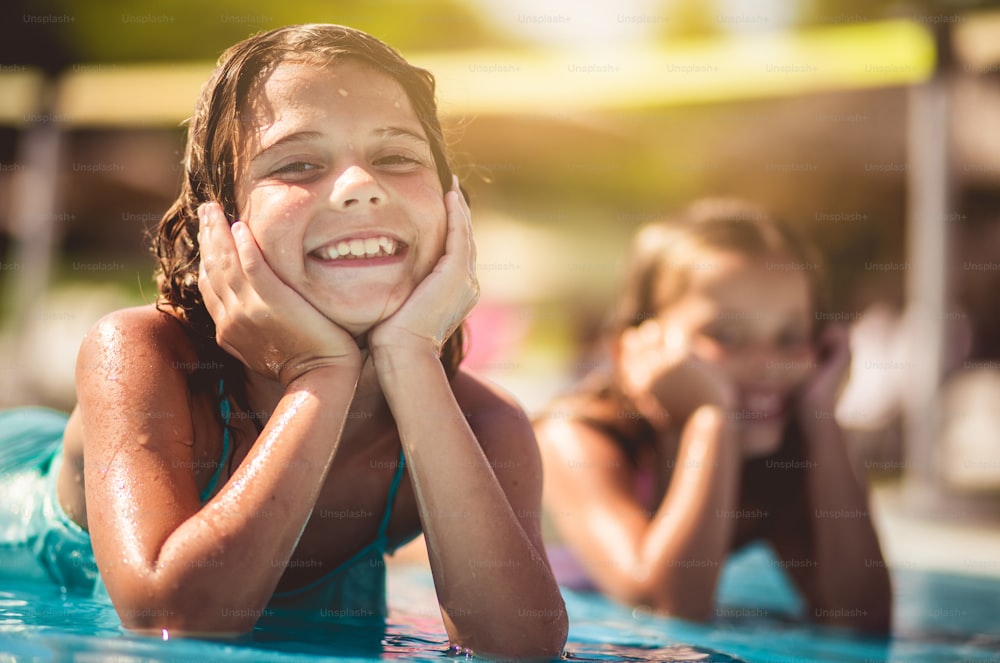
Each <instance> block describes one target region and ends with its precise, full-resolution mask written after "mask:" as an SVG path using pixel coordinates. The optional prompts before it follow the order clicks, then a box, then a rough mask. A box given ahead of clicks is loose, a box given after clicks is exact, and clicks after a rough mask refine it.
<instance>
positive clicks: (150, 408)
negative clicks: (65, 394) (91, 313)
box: [76, 305, 198, 443]
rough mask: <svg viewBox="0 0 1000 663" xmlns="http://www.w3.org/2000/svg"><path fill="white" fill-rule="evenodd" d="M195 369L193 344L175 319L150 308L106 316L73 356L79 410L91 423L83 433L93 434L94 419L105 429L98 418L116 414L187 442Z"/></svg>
mask: <svg viewBox="0 0 1000 663" xmlns="http://www.w3.org/2000/svg"><path fill="white" fill-rule="evenodd" d="M197 366H198V355H197V352H196V349H195V347H194V343H193V342H192V340H191V338H190V337H189V336H188V333H187V332H186V331H185V330H184V327H183V326H182V325H181V324H180V322H179V321H178V320H177V319H176V318H174V317H173V316H171V315H169V314H167V313H163V312H162V311H159V310H157V309H156V308H155V307H153V306H152V305H148V306H142V307H135V308H128V309H121V310H118V311H114V312H112V313H109V314H107V315H105V316H104V317H103V318H101V319H100V320H98V321H97V322H96V323H95V324H94V326H93V327H92V328H91V329H90V331H89V332H87V335H86V336H85V337H84V339H83V342H82V344H81V346H80V352H79V354H78V355H77V363H76V390H77V410H78V411H79V414H80V415H81V417H82V419H83V420H84V421H88V420H90V421H91V422H92V425H91V426H89V427H88V426H87V425H84V429H88V428H89V429H90V430H91V431H93V430H94V429H95V426H94V425H93V422H94V421H98V420H99V421H100V422H101V425H100V428H102V429H103V428H106V427H107V426H109V423H108V422H107V421H106V417H104V416H102V415H104V414H106V413H107V412H116V413H118V414H119V415H120V416H121V420H122V421H123V422H125V421H129V422H131V423H132V425H133V426H136V425H139V424H137V423H136V422H143V423H142V425H141V427H142V428H157V427H158V428H160V429H163V430H170V431H176V432H177V434H178V435H179V436H180V437H181V438H183V439H185V440H187V441H188V443H190V440H191V437H192V431H191V425H190V417H189V412H190V396H191V392H190V376H191V374H192V372H193V370H192V367H197ZM167 423H170V424H171V425H170V426H164V424H167ZM123 435H124V433H123ZM88 437H93V436H88ZM125 437H128V436H125Z"/></svg>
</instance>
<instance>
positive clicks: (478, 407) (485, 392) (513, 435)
mask: <svg viewBox="0 0 1000 663" xmlns="http://www.w3.org/2000/svg"><path fill="white" fill-rule="evenodd" d="M452 390H453V391H454V393H455V400H456V401H457V402H458V405H459V407H460V408H461V409H462V413H463V414H464V415H465V418H466V421H468V422H469V427H470V428H471V429H472V431H473V432H474V433H475V434H476V438H477V439H478V440H479V444H480V446H481V447H482V449H483V452H484V453H485V454H486V456H487V458H488V459H489V461H490V464H491V465H492V467H493V470H494V472H496V473H497V475H498V476H500V475H501V474H502V471H503V470H514V471H517V472H519V473H527V474H528V475H530V476H537V478H538V480H539V481H541V458H540V456H539V453H538V443H537V442H536V441H535V434H534V431H533V430H532V428H531V421H530V420H529V419H528V416H527V414H525V412H524V408H522V407H521V405H520V404H519V403H518V402H517V400H515V399H514V397H513V396H511V395H510V394H509V393H507V392H506V391H504V390H503V389H502V388H500V387H499V386H497V385H495V384H493V383H491V382H489V381H487V380H484V379H483V378H480V377H478V376H476V375H474V374H472V373H469V372H467V371H464V370H460V371H459V372H458V374H456V375H455V377H454V379H453V380H452Z"/></svg>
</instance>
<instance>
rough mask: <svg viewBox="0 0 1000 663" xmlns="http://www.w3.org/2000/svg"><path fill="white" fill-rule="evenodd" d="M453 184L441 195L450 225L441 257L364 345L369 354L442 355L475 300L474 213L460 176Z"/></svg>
mask: <svg viewBox="0 0 1000 663" xmlns="http://www.w3.org/2000/svg"><path fill="white" fill-rule="evenodd" d="M452 182H453V185H452V189H451V191H448V192H447V193H446V194H445V196H444V205H445V211H446V213H447V223H448V229H447V235H446V237H445V249H444V255H443V256H441V259H440V260H438V262H437V265H435V266H434V269H433V270H432V271H431V273H430V274H428V275H427V277H426V278H424V280H423V281H421V282H420V284H419V285H417V287H416V289H414V291H413V292H412V293H411V294H410V296H409V297H408V298H407V300H406V301H405V302H404V303H403V305H402V306H401V307H400V308H399V310H398V311H396V312H395V313H393V314H392V315H391V316H390V317H389V318H387V319H386V320H383V321H382V322H380V323H379V324H378V325H377V326H376V327H375V328H374V329H372V331H371V333H370V334H369V337H368V346H369V348H371V349H372V351H373V352H377V351H378V348H379V347H390V346H392V347H400V346H410V347H413V346H420V345H425V346H426V345H430V346H431V347H433V348H434V350H435V351H436V352H437V354H438V355H440V354H441V349H442V348H443V347H444V344H445V341H447V340H448V337H450V336H451V335H452V333H453V332H454V331H455V330H456V329H458V326H459V325H460V324H462V321H463V320H465V317H466V316H467V315H468V314H469V312H470V311H471V310H472V307H473V306H475V305H476V302H477V301H478V300H479V279H478V278H477V277H476V245H475V242H474V241H473V239H472V215H471V213H470V212H469V206H468V204H466V202H465V198H464V197H463V196H462V192H461V191H460V190H459V188H458V177H453V178H452Z"/></svg>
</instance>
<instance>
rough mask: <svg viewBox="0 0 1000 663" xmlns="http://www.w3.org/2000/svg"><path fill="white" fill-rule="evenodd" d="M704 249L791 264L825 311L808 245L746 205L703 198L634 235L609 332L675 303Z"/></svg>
mask: <svg viewBox="0 0 1000 663" xmlns="http://www.w3.org/2000/svg"><path fill="white" fill-rule="evenodd" d="M706 250H714V251H720V250H721V251H734V252H737V253H742V254H745V255H750V256H754V257H760V258H772V259H778V260H784V261H787V262H791V263H797V264H798V265H799V266H800V271H801V272H802V273H803V274H805V275H806V278H807V279H808V281H809V288H810V291H811V292H810V294H811V295H812V303H813V306H814V308H815V309H816V310H817V311H822V310H826V304H827V298H828V293H827V288H826V285H825V281H824V276H823V271H824V270H823V266H822V261H821V259H820V257H819V254H818V253H817V252H816V250H815V249H814V248H813V247H812V246H811V245H810V244H809V243H807V242H806V241H805V240H804V239H803V238H802V237H800V236H799V235H798V234H797V233H796V232H795V231H794V230H792V229H791V228H790V227H789V226H787V225H786V224H784V223H781V222H780V221H778V220H776V219H775V218H774V217H772V216H770V215H769V214H768V213H767V212H765V211H764V210H762V209H761V208H759V207H757V206H756V205H753V204H752V203H749V202H746V201H743V200H737V199H729V198H706V199H702V200H699V201H696V202H695V203H692V204H691V205H690V206H689V207H687V208H685V209H684V210H683V211H682V212H681V213H679V214H678V215H676V216H675V217H672V218H666V219H663V220H661V221H654V222H652V223H649V224H647V225H645V226H643V227H642V228H640V230H639V231H638V232H637V233H636V235H635V239H634V240H633V243H632V250H631V254H630V255H629V259H628V260H627V261H626V264H627V265H628V266H629V268H628V272H627V273H626V274H625V280H624V284H623V288H622V291H621V293H620V295H619V298H618V302H617V305H616V307H615V309H614V311H613V312H612V315H611V319H610V322H609V330H608V331H609V332H610V334H611V335H612V336H617V335H618V334H621V332H622V331H624V330H625V329H626V328H628V327H634V326H638V325H640V324H642V322H643V321H644V320H647V319H649V318H655V317H656V316H658V315H659V313H660V312H661V311H662V310H663V309H664V308H665V307H667V306H670V305H671V304H673V303H674V302H675V301H677V299H679V298H680V297H681V296H682V295H683V294H684V291H685V289H686V288H687V285H688V283H689V281H690V278H691V274H692V272H693V271H694V270H695V269H696V268H697V261H698V255H699V254H700V253H702V252H704V251H706ZM817 327H818V326H817ZM817 331H818V329H817Z"/></svg>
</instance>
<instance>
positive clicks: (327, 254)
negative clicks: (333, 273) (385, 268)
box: [312, 235, 406, 260]
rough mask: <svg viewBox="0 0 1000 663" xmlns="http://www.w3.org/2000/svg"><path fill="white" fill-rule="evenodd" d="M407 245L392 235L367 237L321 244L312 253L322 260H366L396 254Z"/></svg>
mask: <svg viewBox="0 0 1000 663" xmlns="http://www.w3.org/2000/svg"><path fill="white" fill-rule="evenodd" d="M405 246H406V245H405V244H403V243H402V242H398V241H396V240H395V239H393V238H391V237H386V236H384V235H383V236H379V237H366V238H365V239H360V238H357V239H347V240H341V241H339V242H336V243H334V244H329V245H327V246H321V247H320V248H318V249H316V250H315V251H313V252H312V255H314V256H316V257H317V258H320V259H322V260H364V259H367V258H383V257H387V256H394V255H396V254H397V253H399V251H400V250H401V249H403V248H404V247H405Z"/></svg>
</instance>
